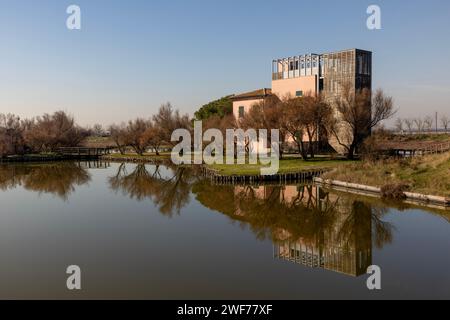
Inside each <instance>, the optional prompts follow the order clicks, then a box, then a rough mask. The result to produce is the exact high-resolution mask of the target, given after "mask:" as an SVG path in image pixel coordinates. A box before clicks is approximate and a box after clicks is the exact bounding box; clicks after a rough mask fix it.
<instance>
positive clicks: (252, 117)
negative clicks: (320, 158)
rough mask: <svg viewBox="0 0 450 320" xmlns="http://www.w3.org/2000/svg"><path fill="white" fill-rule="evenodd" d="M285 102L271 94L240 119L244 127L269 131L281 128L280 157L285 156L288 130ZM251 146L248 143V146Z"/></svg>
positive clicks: (240, 123)
mask: <svg viewBox="0 0 450 320" xmlns="http://www.w3.org/2000/svg"><path fill="white" fill-rule="evenodd" d="M283 109H284V107H283V103H282V102H281V101H280V99H278V97H276V96H270V97H268V98H266V99H264V100H262V101H260V102H258V103H255V104H254V105H253V106H252V108H251V109H250V110H249V112H247V113H246V114H245V115H244V117H243V118H242V119H240V121H239V125H240V126H241V127H242V128H243V129H266V130H267V131H268V132H270V130H272V129H279V137H280V149H279V151H280V158H283V146H284V143H285V139H286V136H287V134H288V131H287V130H286V123H287V121H288V117H287V114H286V113H285V112H284V111H283ZM249 147H251V146H250V145H249V144H247V146H246V148H247V149H248V148H249Z"/></svg>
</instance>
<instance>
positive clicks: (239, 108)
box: [232, 49, 372, 152]
mask: <svg viewBox="0 0 450 320" xmlns="http://www.w3.org/2000/svg"><path fill="white" fill-rule="evenodd" d="M348 84H351V85H352V86H353V87H354V88H355V89H363V88H367V89H369V90H371V89H372V53H371V52H370V51H365V50H359V49H350V50H344V51H339V52H334V53H325V54H307V55H300V56H293V57H289V58H283V59H276V60H273V61H272V89H260V90H255V91H252V92H247V93H242V94H238V95H235V96H234V97H233V99H232V100H233V113H234V115H235V117H236V119H239V118H242V117H243V116H244V115H245V113H246V112H248V111H249V110H250V109H251V107H252V106H253V105H254V104H256V103H258V102H261V101H263V100H264V99H267V98H268V97H270V96H272V95H275V96H277V97H278V98H279V99H284V98H287V97H291V98H294V97H301V96H304V95H316V94H319V93H321V94H323V95H324V96H325V97H326V98H328V99H330V100H331V99H334V98H336V97H339V94H340V92H341V89H342V88H343V86H344V85H348ZM342 135H343V136H346V135H347V136H348V132H344V130H343V133H342ZM329 143H330V145H331V146H332V147H333V148H334V149H336V151H338V152H341V151H342V150H340V149H341V148H342V146H340V145H339V144H338V143H336V141H331V140H330V141H329Z"/></svg>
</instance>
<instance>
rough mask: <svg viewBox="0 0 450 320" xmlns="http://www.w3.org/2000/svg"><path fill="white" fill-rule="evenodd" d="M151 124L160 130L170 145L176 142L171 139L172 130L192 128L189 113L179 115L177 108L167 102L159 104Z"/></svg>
mask: <svg viewBox="0 0 450 320" xmlns="http://www.w3.org/2000/svg"><path fill="white" fill-rule="evenodd" d="M153 124H154V125H155V126H156V127H158V128H159V130H161V134H162V136H163V137H164V139H163V140H164V142H165V143H168V144H171V145H175V144H176V143H177V142H172V141H171V137H172V133H173V131H174V130H176V129H188V130H190V129H192V126H191V121H190V119H189V115H187V114H185V115H181V114H180V112H179V110H174V109H173V107H172V105H171V104H170V103H169V102H168V103H166V104H163V105H161V107H160V108H159V110H158V113H157V114H156V115H154V116H153Z"/></svg>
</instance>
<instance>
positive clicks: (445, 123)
mask: <svg viewBox="0 0 450 320" xmlns="http://www.w3.org/2000/svg"><path fill="white" fill-rule="evenodd" d="M441 125H442V128H444V130H445V132H448V127H449V126H450V118H449V117H448V116H447V115H442V116H441Z"/></svg>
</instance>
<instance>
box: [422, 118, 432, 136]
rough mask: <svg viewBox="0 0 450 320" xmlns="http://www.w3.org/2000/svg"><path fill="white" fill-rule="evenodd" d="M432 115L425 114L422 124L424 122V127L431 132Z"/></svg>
mask: <svg viewBox="0 0 450 320" xmlns="http://www.w3.org/2000/svg"><path fill="white" fill-rule="evenodd" d="M433 123H434V120H433V117H430V116H426V117H425V119H424V120H423V124H424V129H425V130H428V132H431V130H432V129H433Z"/></svg>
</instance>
